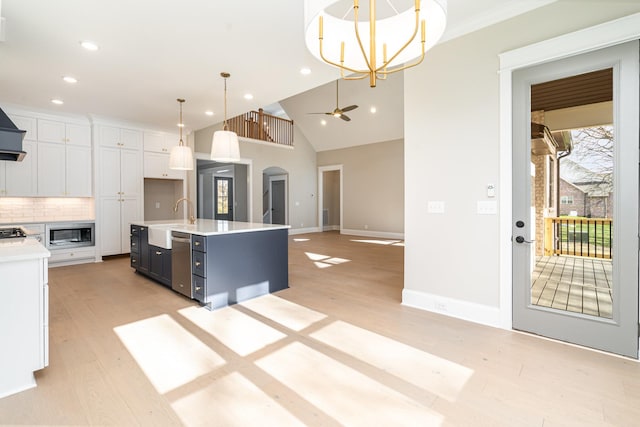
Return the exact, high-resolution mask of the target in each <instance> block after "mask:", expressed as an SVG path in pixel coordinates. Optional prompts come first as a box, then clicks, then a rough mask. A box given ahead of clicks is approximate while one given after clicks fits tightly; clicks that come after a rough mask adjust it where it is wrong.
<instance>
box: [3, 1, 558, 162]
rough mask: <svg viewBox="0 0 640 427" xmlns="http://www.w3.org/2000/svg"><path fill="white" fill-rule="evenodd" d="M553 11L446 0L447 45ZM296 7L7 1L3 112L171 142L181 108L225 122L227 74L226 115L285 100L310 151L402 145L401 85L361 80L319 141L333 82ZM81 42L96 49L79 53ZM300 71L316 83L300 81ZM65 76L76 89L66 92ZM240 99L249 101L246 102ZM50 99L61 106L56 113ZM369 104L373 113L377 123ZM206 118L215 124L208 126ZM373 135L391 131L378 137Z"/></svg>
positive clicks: (190, 122)
mask: <svg viewBox="0 0 640 427" xmlns="http://www.w3.org/2000/svg"><path fill="white" fill-rule="evenodd" d="M342 1H344V2H346V3H345V4H347V3H348V1H347V0H342ZM398 1H405V0H398ZM553 1H554V0H448V24H447V30H446V33H445V36H444V37H443V40H447V39H451V38H454V37H457V36H460V35H462V34H466V33H468V32H471V31H474V30H477V29H479V28H482V27H484V26H487V25H491V24H493V23H496V22H499V21H501V20H503V19H508V18H510V17H512V16H515V15H517V14H520V13H524V12H526V11H528V10H531V9H534V8H537V7H540V6H543V5H545V4H548V3H551V2H553ZM303 5H304V1H301V0H278V1H264V0H244V1H212V0H185V1H180V2H178V1H175V0H135V1H131V0H108V1H104V0H55V1H53V0H3V1H2V2H1V3H0V16H2V17H3V18H4V20H3V21H2V27H1V28H0V39H2V37H4V40H3V41H0V106H7V105H22V106H28V107H30V108H37V109H44V110H49V111H51V110H55V111H59V112H61V113H74V114H93V115H96V116H104V117H110V118H118V119H123V120H127V121H130V122H137V123H145V124H148V125H150V126H157V127H162V128H166V129H171V130H174V131H175V125H176V123H177V119H178V105H177V102H176V98H185V99H186V100H187V102H186V103H185V105H184V118H185V119H184V121H185V124H186V126H187V127H188V128H190V129H193V130H195V129H201V128H203V127H206V126H209V125H212V124H216V123H219V122H221V121H222V116H223V98H222V95H223V79H222V78H221V77H220V75H219V74H220V72H221V71H227V72H229V73H231V78H230V79H229V81H228V93H229V98H228V104H229V116H233V115H236V114H241V113H243V112H245V111H248V110H252V109H258V108H260V107H263V106H266V105H269V104H272V103H274V102H278V101H282V105H283V106H285V107H286V109H287V113H289V115H291V116H293V118H294V120H295V121H296V123H299V125H300V127H301V129H303V130H304V132H305V135H307V132H308V133H309V134H308V135H307V137H308V138H309V140H310V141H311V143H312V144H313V145H314V147H316V149H317V150H322V149H329V148H334V146H337V145H341V146H346V145H355V144H359V143H362V140H361V139H358V138H357V137H355V136H354V137H348V138H341V139H338V138H336V137H334V136H328V137H327V136H325V135H324V134H323V133H322V132H326V130H327V129H332V132H336V133H335V134H334V135H338V134H339V135H341V136H345V135H346V136H348V135H349V134H350V132H354V135H356V134H358V135H359V134H361V133H362V132H363V129H367V132H368V131H371V132H377V133H375V134H376V135H378V137H380V138H382V140H384V139H395V138H396V137H401V136H402V120H401V119H400V120H398V119H397V117H396V116H395V115H396V113H400V112H401V110H402V108H401V106H402V78H401V77H400V78H398V79H392V80H389V81H387V82H383V84H380V86H379V87H378V88H376V89H370V88H369V86H368V85H367V83H366V82H365V81H358V82H346V83H345V84H344V85H343V86H342V87H341V90H342V94H341V99H340V104H341V105H349V104H354V103H355V104H358V105H360V108H359V109H357V110H354V111H353V112H351V114H350V115H351V117H352V119H353V120H352V122H350V123H346V122H345V123H339V124H340V125H342V124H345V125H353V126H350V127H349V128H343V129H342V130H340V129H339V128H336V129H333V127H334V126H333V125H334V124H335V123H330V124H331V127H330V126H326V127H325V128H324V130H323V129H321V131H322V132H319V133H316V132H315V130H314V129H315V127H317V122H313V121H312V116H308V115H306V113H307V112H314V111H324V110H326V109H333V108H334V106H335V93H334V89H335V86H334V85H332V84H329V85H327V86H326V87H324V89H326V92H327V93H326V94H325V93H324V89H323V85H325V84H326V83H329V82H331V81H333V80H335V79H336V78H337V76H338V73H337V71H336V70H335V69H333V68H332V67H330V66H328V65H325V64H323V63H320V62H319V61H318V60H316V59H315V58H313V57H312V56H311V55H310V54H309V53H308V51H307V49H306V47H305V45H304V38H303V14H304V8H303ZM82 40H92V41H94V42H96V43H97V44H98V45H99V46H100V49H99V50H98V51H95V52H89V51H86V50H84V49H82V48H81V47H80V45H79V42H80V41H82ZM302 67H308V68H310V69H311V74H309V75H302V74H301V73H300V69H301V68H302ZM67 75H71V76H73V77H75V78H77V79H78V83H76V84H73V85H70V84H68V83H65V82H64V81H63V80H62V77H63V76H67ZM247 93H251V94H252V95H253V99H251V100H246V99H244V95H245V94H247ZM298 96H299V97H301V98H300V99H298ZM387 97H390V98H387ZM53 98H61V99H63V100H64V105H61V106H56V105H53V104H51V102H50V101H51V99H53ZM371 105H375V106H376V107H377V108H378V113H376V115H375V116H372V115H371V113H370V112H369V107H370V106H371ZM206 110H211V111H213V112H214V113H215V115H214V116H206V115H205V114H204V112H205V111H206ZM313 118H314V119H317V118H318V117H317V116H315V117H313ZM327 118H328V119H331V117H328V116H327ZM374 124H376V125H380V126H383V125H384V126H385V127H386V128H388V129H390V130H388V131H387V132H388V133H387V134H382V132H383V131H382V130H379V131H376V130H375V129H372V126H373V125H374ZM357 126H359V128H357ZM396 127H397V129H396ZM356 129H360V131H359V132H358V131H356ZM327 140H330V141H334V142H326V141H327ZM335 141H340V142H339V143H338V142H335ZM368 142H371V141H370V140H368Z"/></svg>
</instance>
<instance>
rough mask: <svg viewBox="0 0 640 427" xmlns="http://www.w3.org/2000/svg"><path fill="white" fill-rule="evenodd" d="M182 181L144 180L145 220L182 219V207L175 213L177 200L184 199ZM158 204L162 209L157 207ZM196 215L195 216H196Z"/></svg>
mask: <svg viewBox="0 0 640 427" xmlns="http://www.w3.org/2000/svg"><path fill="white" fill-rule="evenodd" d="M182 185H183V183H182V180H171V179H151V178H145V180H144V220H145V221H156V220H174V219H182V217H183V212H184V210H183V209H182V205H181V206H180V209H178V212H177V213H176V212H173V206H174V205H175V203H176V200H178V199H179V198H181V197H182ZM156 203H157V204H159V206H160V207H156ZM194 215H195V214H194Z"/></svg>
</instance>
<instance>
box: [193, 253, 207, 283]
mask: <svg viewBox="0 0 640 427" xmlns="http://www.w3.org/2000/svg"><path fill="white" fill-rule="evenodd" d="M205 259H206V258H205V254H204V253H203V252H198V251H193V252H192V254H191V272H192V273H193V274H197V275H198V276H200V277H207V275H206V271H207V269H206V265H205Z"/></svg>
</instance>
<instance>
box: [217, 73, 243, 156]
mask: <svg viewBox="0 0 640 427" xmlns="http://www.w3.org/2000/svg"><path fill="white" fill-rule="evenodd" d="M220 76H222V78H223V79H224V125H223V127H222V130H218V131H216V132H215V133H214V134H213V140H212V141H211V160H215V161H218V162H237V161H239V160H240V146H239V143H238V135H237V134H236V133H235V132H232V131H230V130H228V126H227V78H229V77H230V76H231V74H229V73H225V72H222V73H220Z"/></svg>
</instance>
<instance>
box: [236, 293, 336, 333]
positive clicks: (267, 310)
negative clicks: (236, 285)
mask: <svg viewBox="0 0 640 427" xmlns="http://www.w3.org/2000/svg"><path fill="white" fill-rule="evenodd" d="M240 305H242V306H243V307H246V308H248V309H249V310H251V311H253V312H255V313H258V314H259V315H261V316H264V317H266V318H267V319H270V320H273V321H274V322H277V323H279V324H281V325H282V326H285V327H287V328H289V329H291V330H294V331H301V330H303V329H305V328H308V327H309V326H311V325H313V324H314V323H316V322H319V321H320V320H322V319H325V318H326V317H327V316H326V315H325V314H322V313H319V312H317V311H314V310H311V309H309V308H306V307H303V306H301V305H299V304H296V303H293V302H291V301H287V300H285V299H282V298H279V297H277V296H275V295H271V294H270V295H264V296H261V297H259V298H254V299H252V300H249V301H244V302H242V303H240Z"/></svg>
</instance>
